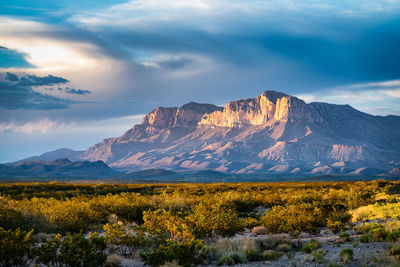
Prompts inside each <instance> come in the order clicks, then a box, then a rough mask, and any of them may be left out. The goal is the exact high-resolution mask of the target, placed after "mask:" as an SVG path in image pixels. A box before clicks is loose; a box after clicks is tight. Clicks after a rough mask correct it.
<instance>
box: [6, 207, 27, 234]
mask: <svg viewBox="0 0 400 267" xmlns="http://www.w3.org/2000/svg"><path fill="white" fill-rule="evenodd" d="M0 227H2V228H3V229H5V230H15V229H17V228H20V229H23V228H25V218H24V216H23V215H22V213H21V212H18V211H15V210H13V209H8V208H5V207H1V206H0ZM26 230H27V229H26Z"/></svg>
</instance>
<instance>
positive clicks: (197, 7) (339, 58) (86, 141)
mask: <svg viewBox="0 0 400 267" xmlns="http://www.w3.org/2000/svg"><path fill="white" fill-rule="evenodd" d="M398 11H400V1H396V0H390V1H382V2H376V1H355V0H353V1H339V2H338V1H332V0H329V1H325V2H324V3H320V2H319V1H265V2H260V1H256V0H254V1H253V0H251V1H242V0H239V1H232V2H231V1H226V0H218V1H211V0H198V1H190V2H187V1H160V0H148V1H140V0H139V1H137V0H130V1H126V0H118V1H111V0H101V1H83V2H82V1H80V2H79V1H76V0H67V1H61V0H56V1H48V0H41V1H34V2H31V1H24V0H17V1H15V0H14V1H11V0H5V1H2V3H1V4H0V110H1V112H0V140H1V142H0V162H2V163H4V162H12V161H16V160H20V159H23V158H27V157H30V156H35V155H40V154H42V153H44V152H48V151H51V150H55V149H59V148H71V149H74V150H84V149H86V148H88V147H90V146H91V145H93V144H95V143H98V142H100V141H101V140H102V139H104V138H109V137H116V136H120V135H121V134H123V133H124V132H125V131H127V130H128V129H130V128H131V127H132V126H133V125H135V124H137V123H140V121H141V119H142V117H143V116H144V115H145V114H147V113H148V112H150V111H151V110H152V109H153V108H155V107H159V106H164V107H171V106H181V105H182V103H188V102H190V101H194V102H198V103H210V104H214V105H218V106H225V104H226V103H227V102H229V101H232V100H237V99H244V98H252V97H255V96H257V95H260V94H261V93H262V92H263V91H265V90H275V91H279V92H284V93H286V94H288V95H293V96H296V97H298V98H300V99H303V100H304V101H305V102H306V103H309V102H327V103H332V104H349V105H351V106H352V107H353V108H355V109H357V110H360V111H362V112H365V113H368V114H372V115H381V116H386V115H397V116H398V115H400V64H399V63H398V59H399V58H400V51H399V50H398V47H400V38H399V36H398V32H399V31H400V12H398Z"/></svg>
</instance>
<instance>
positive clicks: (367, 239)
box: [360, 234, 371, 243]
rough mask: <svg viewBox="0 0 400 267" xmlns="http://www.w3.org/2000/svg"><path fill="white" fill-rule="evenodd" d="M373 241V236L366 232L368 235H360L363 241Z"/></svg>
mask: <svg viewBox="0 0 400 267" xmlns="http://www.w3.org/2000/svg"><path fill="white" fill-rule="evenodd" d="M370 241H371V236H370V235H368V234H366V235H362V236H360V242H361V243H369V242H370Z"/></svg>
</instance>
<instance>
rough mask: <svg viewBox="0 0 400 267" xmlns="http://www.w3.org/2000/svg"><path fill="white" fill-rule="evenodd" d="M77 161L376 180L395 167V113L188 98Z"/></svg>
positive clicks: (270, 95) (280, 96) (272, 99)
mask: <svg viewBox="0 0 400 267" xmlns="http://www.w3.org/2000/svg"><path fill="white" fill-rule="evenodd" d="M81 158H82V159H86V160H90V161H96V160H102V161H104V162H105V163H107V164H110V166H111V167H117V168H124V169H126V170H130V171H135V170H141V169H155V168H165V169H172V170H174V169H179V170H214V171H219V172H226V173H237V174H251V173H280V174H285V173H292V174H296V175H298V174H304V173H309V174H314V175H338V174H341V175H343V174H348V175H352V176H363V175H368V176H369V177H372V176H376V177H378V176H380V175H393V174H397V172H398V166H397V165H396V164H397V163H398V162H399V160H400V117H399V116H387V117H381V116H372V115H369V114H366V113H362V112H360V111H358V110H355V109H354V108H352V107H350V106H348V105H333V104H327V103H310V104H307V103H305V102H304V101H303V100H301V99H299V98H297V97H295V96H289V95H286V94H284V93H280V92H275V91H265V92H264V93H262V94H261V95H260V96H257V97H255V98H248V99H242V100H237V101H232V102H229V103H227V104H226V106H225V107H224V108H221V107H217V106H214V105H210V104H198V103H194V102H190V103H188V104H186V105H183V106H181V107H179V108H177V107H172V108H161V107H160V108H156V109H154V110H153V111H151V112H150V113H149V114H147V115H146V116H145V117H144V119H143V121H142V123H141V124H138V125H135V126H134V127H132V128H131V129H130V130H128V131H127V132H126V133H125V134H123V135H122V136H120V137H117V138H109V139H105V140H103V141H102V142H101V143H98V144H96V145H94V146H92V147H91V148H89V149H87V150H86V151H85V152H84V154H83V155H82V156H81ZM367 167H368V169H365V168H367ZM396 168H397V169H396ZM389 171H391V173H393V174H391V173H389Z"/></svg>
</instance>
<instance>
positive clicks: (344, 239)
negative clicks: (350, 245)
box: [337, 233, 351, 243]
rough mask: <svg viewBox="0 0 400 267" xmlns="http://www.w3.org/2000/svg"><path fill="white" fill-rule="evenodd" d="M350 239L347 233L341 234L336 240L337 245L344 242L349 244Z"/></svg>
mask: <svg viewBox="0 0 400 267" xmlns="http://www.w3.org/2000/svg"><path fill="white" fill-rule="evenodd" d="M350 241H351V237H350V234H349V233H341V234H340V235H339V239H338V240H337V243H344V242H350Z"/></svg>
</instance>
